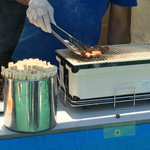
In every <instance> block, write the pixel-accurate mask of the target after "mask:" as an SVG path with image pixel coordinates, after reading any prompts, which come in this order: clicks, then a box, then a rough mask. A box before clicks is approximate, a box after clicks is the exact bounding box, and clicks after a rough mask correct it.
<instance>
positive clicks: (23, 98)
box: [3, 75, 57, 132]
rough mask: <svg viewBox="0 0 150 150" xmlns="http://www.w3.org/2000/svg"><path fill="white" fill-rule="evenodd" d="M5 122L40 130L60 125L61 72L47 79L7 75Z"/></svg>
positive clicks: (23, 129) (13, 126)
mask: <svg viewBox="0 0 150 150" xmlns="http://www.w3.org/2000/svg"><path fill="white" fill-rule="evenodd" d="M3 98H4V124H5V126H6V127H8V128H9V129H11V130H14V131H20V132H38V131H42V130H47V129H50V128H52V127H54V126H55V125H56V112H57V75H55V76H53V77H50V78H47V79H43V80H34V81H33V80H32V81H23V80H14V79H9V78H6V77H4V88H3Z"/></svg>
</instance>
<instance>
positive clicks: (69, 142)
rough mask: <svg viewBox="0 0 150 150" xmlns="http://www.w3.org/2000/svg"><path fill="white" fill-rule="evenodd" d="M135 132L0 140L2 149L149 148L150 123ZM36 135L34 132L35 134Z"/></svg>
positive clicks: (92, 132) (86, 132) (92, 149)
mask: <svg viewBox="0 0 150 150" xmlns="http://www.w3.org/2000/svg"><path fill="white" fill-rule="evenodd" d="M135 128H136V134H135V135H133V136H123V137H114V138H107V139H104V135H103V129H93V130H84V131H76V132H66V133H58V134H49V135H41V136H33V137H25V138H17V139H8V140H0V149H2V150H10V149H11V150H150V124H140V125H136V126H135ZM35 135H36V134H35Z"/></svg>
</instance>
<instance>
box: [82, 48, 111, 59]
mask: <svg viewBox="0 0 150 150" xmlns="http://www.w3.org/2000/svg"><path fill="white" fill-rule="evenodd" d="M79 50H80V52H81V56H82V57H87V58H91V57H99V56H101V55H102V54H104V53H106V52H108V51H109V48H108V46H104V47H100V45H95V46H93V47H91V46H89V45H87V46H86V50H81V49H79Z"/></svg>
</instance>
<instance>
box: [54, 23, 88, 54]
mask: <svg viewBox="0 0 150 150" xmlns="http://www.w3.org/2000/svg"><path fill="white" fill-rule="evenodd" d="M51 26H52V27H54V28H56V29H57V30H59V31H61V33H63V34H64V35H65V36H66V37H67V38H68V39H69V41H68V40H65V39H63V38H62V37H61V36H59V35H58V34H57V33H56V32H55V31H54V30H52V32H51V33H52V34H53V35H54V36H55V37H56V38H57V39H58V40H60V41H61V42H62V43H63V44H64V45H65V46H66V47H68V48H69V49H70V50H71V51H73V52H74V53H75V54H77V55H81V53H80V50H86V48H85V45H84V44H83V43H81V42H80V41H78V40H77V39H75V38H74V37H73V36H71V35H70V34H69V33H67V32H66V31H64V30H63V29H61V28H60V27H58V26H57V25H54V24H52V23H51Z"/></svg>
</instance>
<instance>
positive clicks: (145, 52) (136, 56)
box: [56, 44, 150, 65]
mask: <svg viewBox="0 0 150 150" xmlns="http://www.w3.org/2000/svg"><path fill="white" fill-rule="evenodd" d="M108 47H109V52H107V53H105V54H103V56H101V57H98V58H90V59H88V58H84V57H80V56H78V55H76V54H74V53H73V52H72V51H70V50H69V49H64V50H57V51H56V53H58V54H59V55H60V56H62V57H63V58H65V59H66V60H67V61H68V62H69V63H71V64H72V65H84V64H97V63H101V64H102V63H117V62H127V61H139V60H150V44H123V45H110V46H108Z"/></svg>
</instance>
